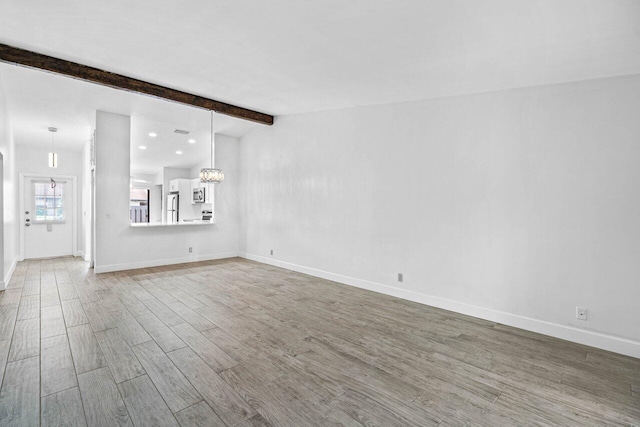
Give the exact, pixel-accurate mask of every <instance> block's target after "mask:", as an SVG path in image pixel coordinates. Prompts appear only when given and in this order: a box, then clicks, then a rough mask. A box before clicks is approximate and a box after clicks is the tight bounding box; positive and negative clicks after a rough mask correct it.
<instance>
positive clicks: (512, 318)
mask: <svg viewBox="0 0 640 427" xmlns="http://www.w3.org/2000/svg"><path fill="white" fill-rule="evenodd" d="M240 256H241V257H242V258H246V259H250V260H253V261H257V262H261V263H264V264H269V265H274V266H276V267H281V268H285V269H287V270H293V271H297V272H299V273H304V274H308V275H310V276H315V277H320V278H322V279H327V280H332V281H334V282H339V283H343V284H345V285H351V286H355V287H357V288H362V289H367V290H369V291H373V292H379V293H381V294H385V295H390V296H394V297H397V298H402V299H406V300H409V301H413V302H418V303H421V304H426V305H429V306H432V307H438V308H442V309H445V310H449V311H454V312H456V313H461V314H466V315H468V316H473V317H478V318H480V319H485V320H489V321H491V322H496V323H501V324H503V325H508V326H513V327H516V328H520V329H525V330H527V331H532V332H537V333H539V334H543V335H549V336H552V337H555V338H560V339H563V340H567V341H572V342H575V343H579V344H584V345H588V346H591V347H596V348H600V349H603V350H608V351H612V352H615V353H620V354H624V355H626V356H631V357H637V358H640V342H638V341H634V340H631V339H628V338H622V337H617V336H615V335H608V334H603V333H600V332H595V331H589V330H586V329H580V328H576V327H573V326H567V325H560V324H558V323H552V322H547V321H545V320H539V319H533V318H531V317H525V316H520V315H518V314H513V313H507V312H504V311H499V310H493V309H490V308H486V307H480V306H477V305H471V304H467V303H463V302H460V301H454V300H450V299H446V298H441V297H437V296H434V295H427V294H423V293H419V292H414V291H409V290H406V289H401V288H398V287H395V286H389V285H384V284H382V283H376V282H371V281H369V280H363V279H358V278H355V277H350V276H343V275H341V274H336V273H331V272H328V271H324V270H318V269H315V268H311V267H305V266H302V265H298V264H292V263H289V262H285V261H279V260H275V259H273V258H267V257H263V256H259V255H253V254H248V253H240Z"/></svg>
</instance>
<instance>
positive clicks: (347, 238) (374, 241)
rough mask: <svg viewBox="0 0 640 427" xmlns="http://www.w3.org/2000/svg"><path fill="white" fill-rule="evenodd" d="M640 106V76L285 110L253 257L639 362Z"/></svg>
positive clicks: (253, 188)
mask: <svg viewBox="0 0 640 427" xmlns="http://www.w3.org/2000/svg"><path fill="white" fill-rule="evenodd" d="M639 111H640V77H638V76H635V77H627V78H615V79H605V80H594V81H585V82H580V83H572V84H562V85H553V86H545V87H534V88H525V89H519V90H510V91H502V92H497V93H487V94H481V95H474V96H460V97H452V98H443V99H435V100H429V101H420V102H412V103H403V104H396V105H385V106H376V107H363V108H353V109H345V110H338V111H330V112H321V113H310V114H302V115H293V116H283V117H278V118H277V121H276V124H275V125H274V126H273V127H271V128H264V129H261V130H258V131H254V132H252V133H250V134H249V135H247V136H246V137H244V138H243V139H242V144H241V145H242V148H241V165H242V173H243V176H242V188H241V192H242V194H243V222H244V225H245V226H246V230H245V231H244V232H243V237H242V240H243V241H242V243H241V250H242V251H243V252H245V253H246V254H247V256H248V257H249V258H253V259H257V260H260V261H263V262H269V263H274V264H278V265H281V266H285V267H288V268H292V269H297V270H300V271H304V272H307V273H310V274H315V275H318V276H322V277H328V278H332V279H334V280H338V281H342V282H345V283H350V284H353V285H356V286H362V287H367V288H370V289H374V290H377V291H381V292H385V293H389V294H393V295H397V296H401V297H404V298H408V299H413V300H416V301H421V302H425V303H428V304H432V305H437V306H441V307H445V308H449V309H453V310H456V311H460V312H464V313H468V314H472V315H474V316H478V317H484V318H488V319H492V320H495V321H499V322H502V323H507V324H512V325H515V326H520V327H524V328H526V329H531V330H536V331H539V332H543V333H547V334H551V335H555V336H559V337H562V338H566V339H571V340H575V341H578V342H583V343H586V344H590V345H595V346H599V347H606V348H609V349H611V350H614V351H619V352H622V353H626V354H633V355H635V356H636V357H640V342H639V341H640V316H639V315H638V301H640V285H639V283H640V261H639V260H640V191H638V188H637V186H638V183H639V182H640V167H639V166H638V159H640V120H638V112H639ZM270 249H273V250H274V251H275V252H274V256H273V257H271V256H270V255H269V251H270ZM400 272H401V273H403V274H404V282H403V283H399V282H397V279H396V277H397V273H400ZM576 306H585V307H587V308H588V309H589V320H588V321H586V322H585V321H578V320H576V319H575V309H576Z"/></svg>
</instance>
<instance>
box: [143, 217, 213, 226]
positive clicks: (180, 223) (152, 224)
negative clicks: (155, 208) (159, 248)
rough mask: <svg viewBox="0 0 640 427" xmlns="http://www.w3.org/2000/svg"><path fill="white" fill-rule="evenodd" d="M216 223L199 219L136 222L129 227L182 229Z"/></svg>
mask: <svg viewBox="0 0 640 427" xmlns="http://www.w3.org/2000/svg"><path fill="white" fill-rule="evenodd" d="M215 223H216V222H215V221H213V220H211V221H203V220H201V219H195V220H190V221H184V222H183V221H180V222H174V223H164V222H138V223H135V224H131V225H130V227H133V228H153V227H184V226H189V225H213V224H215Z"/></svg>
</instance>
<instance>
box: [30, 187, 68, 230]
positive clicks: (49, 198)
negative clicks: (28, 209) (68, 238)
mask: <svg viewBox="0 0 640 427" xmlns="http://www.w3.org/2000/svg"><path fill="white" fill-rule="evenodd" d="M63 191H64V184H57V185H56V187H55V188H52V187H51V184H50V183H43V182H38V183H34V199H35V200H34V202H35V211H36V212H35V214H36V217H35V220H36V221H64V197H63Z"/></svg>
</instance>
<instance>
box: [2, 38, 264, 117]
mask: <svg viewBox="0 0 640 427" xmlns="http://www.w3.org/2000/svg"><path fill="white" fill-rule="evenodd" d="M0 61H1V62H6V63H9V64H14V65H20V66H23V67H29V68H35V69H38V70H43V71H48V72H51V73H55V74H60V75H63V76H66V77H71V78H74V79H78V80H84V81H86V82H90V83H96V84H99V85H102V86H107V87H111V88H114V89H121V90H126V91H127V92H134V93H140V94H143V95H149V96H153V97H156V98H160V99H166V100H168V101H173V102H178V103H180V104H186V105H191V106H193V107H198V108H202V109H205V110H213V111H215V112H216V113H220V114H226V115H227V116H232V117H237V118H239V119H244V120H250V121H252V122H256V123H261V124H264V125H272V124H273V116H271V115H269V114H264V113H260V112H258V111H253V110H249V109H247V108H242V107H238V106H235V105H231V104H227V103H225V102H220V101H216V100H214V99H209V98H205V97H203V96H199V95H193V94H191V93H187V92H182V91H179V90H175V89H171V88H168V87H165V86H160V85H157V84H154V83H149V82H145V81H143V80H138V79H134V78H131V77H127V76H123V75H121V74H116V73H111V72H109V71H104V70H100V69H98V68H94V67H89V66H87V65H82V64H78V63H76V62H71V61H66V60H64V59H59V58H54V57H52V56H47V55H43V54H41V53H37V52H31V51H29V50H24V49H20V48H17V47H13V46H9V45H6V44H1V43H0Z"/></svg>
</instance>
